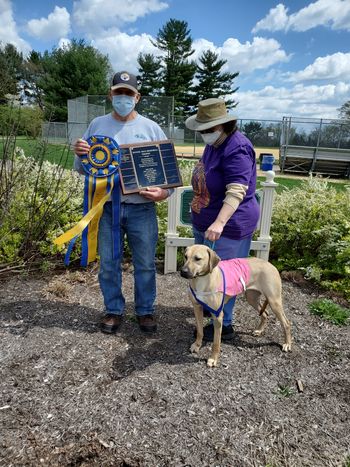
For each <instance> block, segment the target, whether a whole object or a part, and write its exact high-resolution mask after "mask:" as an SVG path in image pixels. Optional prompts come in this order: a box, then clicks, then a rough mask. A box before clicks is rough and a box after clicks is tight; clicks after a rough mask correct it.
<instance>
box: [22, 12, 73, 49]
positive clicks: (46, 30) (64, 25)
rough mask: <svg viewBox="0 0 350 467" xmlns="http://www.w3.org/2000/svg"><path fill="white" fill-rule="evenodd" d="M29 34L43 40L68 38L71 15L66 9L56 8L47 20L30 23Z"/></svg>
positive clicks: (42, 19) (36, 20) (35, 20)
mask: <svg viewBox="0 0 350 467" xmlns="http://www.w3.org/2000/svg"><path fill="white" fill-rule="evenodd" d="M27 29H28V32H29V34H30V35H31V36H33V37H37V38H39V39H42V40H47V41H49V40H55V39H58V38H60V37H63V36H66V35H67V34H68V33H69V31H70V15H69V13H68V11H67V10H66V8H64V7H63V8H60V7H59V6H55V9H54V11H53V12H52V13H50V14H49V16H48V17H47V18H40V19H31V20H30V21H28V26H27Z"/></svg>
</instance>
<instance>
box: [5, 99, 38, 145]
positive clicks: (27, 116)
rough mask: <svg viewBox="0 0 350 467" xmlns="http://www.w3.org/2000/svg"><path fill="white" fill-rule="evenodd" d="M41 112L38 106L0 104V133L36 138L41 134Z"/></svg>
mask: <svg viewBox="0 0 350 467" xmlns="http://www.w3.org/2000/svg"><path fill="white" fill-rule="evenodd" d="M42 122H43V112H42V110H41V109H40V108H39V107H12V106H6V105H1V106H0V134H1V135H9V134H11V133H15V134H16V135H17V136H21V135H24V136H29V137H31V138H37V137H38V136H39V135H41V124H42Z"/></svg>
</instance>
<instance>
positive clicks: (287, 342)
mask: <svg viewBox="0 0 350 467" xmlns="http://www.w3.org/2000/svg"><path fill="white" fill-rule="evenodd" d="M269 304H270V307H271V310H272V311H273V312H274V313H275V315H276V318H277V319H278V320H279V321H280V323H281V325H282V327H283V331H284V344H283V345H282V350H283V352H288V351H291V350H292V335H291V324H290V322H289V321H288V319H287V317H286V315H285V313H284V310H283V306H282V299H281V298H280V297H279V298H277V299H270V298H269Z"/></svg>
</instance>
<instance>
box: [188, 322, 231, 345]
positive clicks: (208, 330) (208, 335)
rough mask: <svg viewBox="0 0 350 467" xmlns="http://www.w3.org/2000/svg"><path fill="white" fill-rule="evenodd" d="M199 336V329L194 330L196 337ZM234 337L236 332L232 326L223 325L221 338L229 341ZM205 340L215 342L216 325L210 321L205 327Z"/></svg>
mask: <svg viewBox="0 0 350 467" xmlns="http://www.w3.org/2000/svg"><path fill="white" fill-rule="evenodd" d="M196 336H197V330H196V329H195V331H194V337H196ZM233 337H234V332H233V328H232V326H224V325H223V326H222V332H221V340H222V341H229V340H232V339H233ZM203 340H204V341H205V342H213V340H214V325H213V323H209V324H207V325H206V326H204V329H203Z"/></svg>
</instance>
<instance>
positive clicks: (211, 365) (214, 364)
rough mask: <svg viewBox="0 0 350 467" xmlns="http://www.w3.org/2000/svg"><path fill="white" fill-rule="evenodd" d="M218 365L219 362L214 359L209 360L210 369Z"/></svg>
mask: <svg viewBox="0 0 350 467" xmlns="http://www.w3.org/2000/svg"><path fill="white" fill-rule="evenodd" d="M217 365H218V360H217V359H214V358H208V360H207V366H208V367H210V368H213V367H214V366H217Z"/></svg>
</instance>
